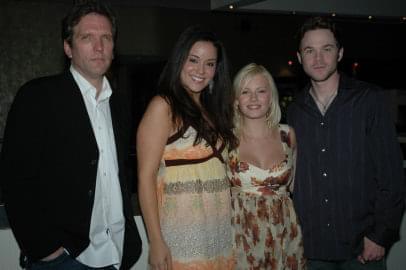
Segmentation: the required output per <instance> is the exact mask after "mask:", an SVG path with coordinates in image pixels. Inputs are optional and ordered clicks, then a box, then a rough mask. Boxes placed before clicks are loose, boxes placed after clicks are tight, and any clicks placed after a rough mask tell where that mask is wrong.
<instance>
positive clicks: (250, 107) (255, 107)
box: [247, 105, 261, 110]
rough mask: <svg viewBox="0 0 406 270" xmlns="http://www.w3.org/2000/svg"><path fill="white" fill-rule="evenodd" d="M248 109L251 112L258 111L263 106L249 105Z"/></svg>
mask: <svg viewBox="0 0 406 270" xmlns="http://www.w3.org/2000/svg"><path fill="white" fill-rule="evenodd" d="M247 108H248V109H250V110H258V109H260V108H261V105H247Z"/></svg>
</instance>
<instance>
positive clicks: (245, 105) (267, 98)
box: [237, 74, 271, 120]
mask: <svg viewBox="0 0 406 270" xmlns="http://www.w3.org/2000/svg"><path fill="white" fill-rule="evenodd" d="M270 103H271V89H270V85H269V83H268V80H267V79H266V78H265V77H264V76H263V75H262V74H256V75H254V76H253V77H251V78H249V79H247V81H245V82H243V84H242V87H241V90H240V92H239V96H238V98H237V105H238V108H239V111H240V113H241V116H242V117H243V118H248V119H264V120H265V119H266V114H267V112H268V111H269V109H270Z"/></svg>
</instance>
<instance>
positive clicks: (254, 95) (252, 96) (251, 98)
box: [250, 91, 258, 100]
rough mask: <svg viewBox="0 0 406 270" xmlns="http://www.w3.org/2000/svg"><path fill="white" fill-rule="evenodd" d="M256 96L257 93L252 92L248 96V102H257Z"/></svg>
mask: <svg viewBox="0 0 406 270" xmlns="http://www.w3.org/2000/svg"><path fill="white" fill-rule="evenodd" d="M257 98H258V96H257V93H256V92H255V91H254V92H253V93H251V95H250V100H257Z"/></svg>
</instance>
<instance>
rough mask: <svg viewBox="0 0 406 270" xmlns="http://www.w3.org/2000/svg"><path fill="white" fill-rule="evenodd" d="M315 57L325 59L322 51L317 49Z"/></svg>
mask: <svg viewBox="0 0 406 270" xmlns="http://www.w3.org/2000/svg"><path fill="white" fill-rule="evenodd" d="M314 57H315V58H316V60H318V61H320V60H322V59H323V54H322V52H321V51H316V53H315V54H314Z"/></svg>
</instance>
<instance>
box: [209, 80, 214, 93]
mask: <svg viewBox="0 0 406 270" xmlns="http://www.w3.org/2000/svg"><path fill="white" fill-rule="evenodd" d="M213 87H214V82H213V80H210V81H209V94H212V93H213Z"/></svg>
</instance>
